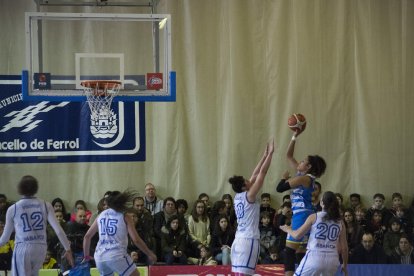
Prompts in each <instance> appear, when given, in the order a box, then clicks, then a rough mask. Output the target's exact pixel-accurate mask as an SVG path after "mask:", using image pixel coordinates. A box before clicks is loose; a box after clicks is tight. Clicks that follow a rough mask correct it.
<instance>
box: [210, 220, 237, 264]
mask: <svg viewBox="0 0 414 276" xmlns="http://www.w3.org/2000/svg"><path fill="white" fill-rule="evenodd" d="M234 235H235V231H234V229H233V227H232V226H231V225H230V221H229V218H228V217H227V215H219V216H218V218H217V220H216V222H215V224H214V229H213V233H212V235H211V243H210V248H211V251H212V254H213V256H214V258H215V260H216V261H217V262H218V263H219V264H222V265H229V264H231V261H230V249H231V245H232V244H233V241H234Z"/></svg>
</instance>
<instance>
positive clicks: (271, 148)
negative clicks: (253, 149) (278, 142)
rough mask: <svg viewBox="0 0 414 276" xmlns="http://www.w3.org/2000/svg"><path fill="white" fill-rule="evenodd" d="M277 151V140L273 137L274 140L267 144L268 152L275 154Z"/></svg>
mask: <svg viewBox="0 0 414 276" xmlns="http://www.w3.org/2000/svg"><path fill="white" fill-rule="evenodd" d="M274 152H275V140H274V139H272V142H270V143H267V145H266V153H267V154H273V153H274Z"/></svg>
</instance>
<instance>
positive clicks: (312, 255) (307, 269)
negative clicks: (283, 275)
mask: <svg viewBox="0 0 414 276" xmlns="http://www.w3.org/2000/svg"><path fill="white" fill-rule="evenodd" d="M339 266H340V263H339V257H338V255H337V254H333V253H324V252H319V251H309V250H308V251H307V252H306V255H305V257H303V259H302V261H301V262H300V264H299V266H298V267H297V268H296V271H295V274H294V275H296V276H298V275H300V276H306V275H335V273H336V272H337V271H338V268H339Z"/></svg>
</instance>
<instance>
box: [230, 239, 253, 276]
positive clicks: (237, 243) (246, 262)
mask: <svg viewBox="0 0 414 276" xmlns="http://www.w3.org/2000/svg"><path fill="white" fill-rule="evenodd" d="M259 253H260V243H259V240H257V239H244V238H238V239H235V240H234V242H233V245H232V246H231V270H232V272H233V273H234V274H237V273H238V275H253V274H254V271H255V269H256V264H257V261H258V258H259Z"/></svg>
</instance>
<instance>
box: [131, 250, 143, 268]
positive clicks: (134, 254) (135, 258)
mask: <svg viewBox="0 0 414 276" xmlns="http://www.w3.org/2000/svg"><path fill="white" fill-rule="evenodd" d="M129 255H130V256H131V259H132V261H133V262H134V264H135V265H136V266H138V265H140V263H139V255H138V252H137V251H131V253H129Z"/></svg>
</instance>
